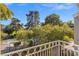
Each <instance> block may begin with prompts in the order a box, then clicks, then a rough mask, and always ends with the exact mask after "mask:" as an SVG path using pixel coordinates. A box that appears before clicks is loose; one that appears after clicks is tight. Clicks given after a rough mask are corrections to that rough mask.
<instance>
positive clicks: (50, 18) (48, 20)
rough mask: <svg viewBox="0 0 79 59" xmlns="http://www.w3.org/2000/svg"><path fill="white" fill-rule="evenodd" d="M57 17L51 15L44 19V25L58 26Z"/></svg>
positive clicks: (58, 20)
mask: <svg viewBox="0 0 79 59" xmlns="http://www.w3.org/2000/svg"><path fill="white" fill-rule="evenodd" d="M59 18H60V17H59V15H57V14H51V15H49V16H47V17H46V18H45V24H52V25H59V24H60V22H61V21H60V19H59Z"/></svg>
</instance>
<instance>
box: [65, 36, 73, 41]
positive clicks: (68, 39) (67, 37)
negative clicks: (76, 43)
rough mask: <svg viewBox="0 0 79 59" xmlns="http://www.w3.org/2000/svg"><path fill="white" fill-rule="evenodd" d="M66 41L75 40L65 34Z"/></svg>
mask: <svg viewBox="0 0 79 59" xmlns="http://www.w3.org/2000/svg"><path fill="white" fill-rule="evenodd" d="M63 40H64V41H67V42H70V41H73V38H69V36H64V39H63Z"/></svg>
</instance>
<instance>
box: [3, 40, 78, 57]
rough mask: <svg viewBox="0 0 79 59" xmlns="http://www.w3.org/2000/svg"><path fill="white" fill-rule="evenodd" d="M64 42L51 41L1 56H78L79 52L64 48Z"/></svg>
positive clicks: (65, 43) (66, 43)
mask: <svg viewBox="0 0 79 59" xmlns="http://www.w3.org/2000/svg"><path fill="white" fill-rule="evenodd" d="M65 45H68V42H65V41H60V40H58V41H53V42H49V43H45V44H41V45H37V46H33V47H29V48H25V49H21V50H16V51H12V52H9V53H4V54H2V55H3V56H79V51H77V50H71V49H66V48H64V46H65Z"/></svg>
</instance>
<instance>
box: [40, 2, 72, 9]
mask: <svg viewBox="0 0 79 59" xmlns="http://www.w3.org/2000/svg"><path fill="white" fill-rule="evenodd" d="M41 5H42V6H45V7H49V8H53V9H54V10H55V9H57V10H63V9H64V10H68V9H72V8H73V4H64V3H62V4H60V3H58V4H57V3H56V4H53V3H51V4H41Z"/></svg>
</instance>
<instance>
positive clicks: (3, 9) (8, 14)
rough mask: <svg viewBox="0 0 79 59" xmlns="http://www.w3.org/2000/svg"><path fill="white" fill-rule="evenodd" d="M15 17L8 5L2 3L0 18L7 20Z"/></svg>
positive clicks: (0, 4) (0, 5)
mask: <svg viewBox="0 0 79 59" xmlns="http://www.w3.org/2000/svg"><path fill="white" fill-rule="evenodd" d="M12 17H13V12H12V11H11V10H9V9H8V8H7V6H6V5H4V4H2V3H0V20H7V19H11V18H12Z"/></svg>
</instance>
